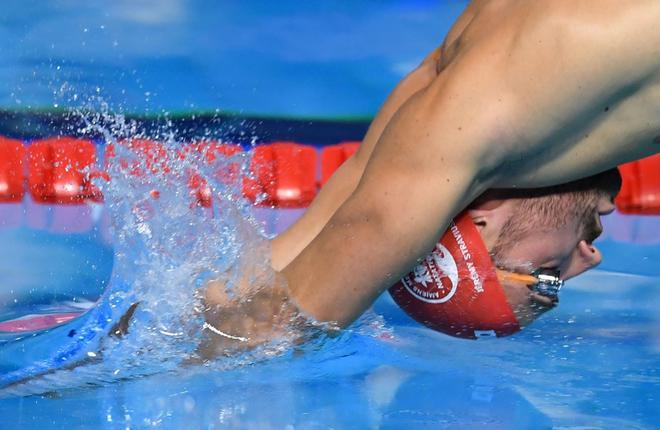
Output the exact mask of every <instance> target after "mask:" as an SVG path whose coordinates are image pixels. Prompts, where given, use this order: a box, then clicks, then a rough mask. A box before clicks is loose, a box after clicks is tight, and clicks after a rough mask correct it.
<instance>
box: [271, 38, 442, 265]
mask: <svg viewBox="0 0 660 430" xmlns="http://www.w3.org/2000/svg"><path fill="white" fill-rule="evenodd" d="M440 50H441V48H438V49H436V50H434V51H433V52H432V53H431V54H429V55H428V56H427V57H426V58H425V59H424V61H423V62H422V63H421V64H420V65H419V67H418V68H416V69H415V70H414V71H412V72H411V73H410V74H409V75H408V76H406V77H405V78H404V79H403V80H402V81H401V82H400V83H399V84H398V85H397V86H396V88H395V89H394V90H393V91H392V92H391V93H390V95H389V96H388V98H387V100H386V101H385V103H384V104H383V106H382V107H381V108H380V110H379V112H378V114H377V115H376V117H375V118H374V120H373V121H372V123H371V125H370V126H369V130H368V131H367V134H366V135H365V137H364V140H363V141H362V144H361V145H360V147H359V149H358V151H357V152H356V153H355V154H354V155H353V156H352V157H351V158H349V159H348V160H346V162H345V163H344V164H342V166H341V167H340V168H339V169H337V171H336V172H335V173H334V174H333V175H332V177H331V178H330V180H329V181H328V182H327V183H326V184H325V186H324V187H323V189H322V190H321V192H320V193H319V194H318V196H317V197H316V198H315V199H314V201H313V202H312V204H311V205H310V206H309V208H307V210H306V211H305V213H304V214H303V216H302V217H301V218H300V219H298V220H297V221H296V222H295V223H294V224H293V225H292V226H291V227H289V228H288V229H287V230H286V231H285V232H283V233H282V234H280V235H279V236H277V237H276V238H275V239H273V240H272V242H271V247H272V266H273V268H274V269H275V270H282V269H283V268H284V267H286V265H288V264H289V263H290V262H291V260H293V259H294V258H295V257H296V256H297V255H298V254H299V253H300V251H302V250H303V249H304V248H305V246H307V245H308V244H309V242H311V241H312V239H313V238H314V237H315V236H316V235H317V234H318V233H319V232H320V231H321V229H322V228H323V226H324V225H325V224H326V223H327V222H328V220H329V219H330V217H331V216H332V214H334V213H335V211H336V210H337V208H338V207H339V206H340V205H341V204H342V203H343V202H344V201H345V200H346V199H347V198H348V196H350V195H351V193H352V192H353V191H354V190H355V188H356V187H357V184H358V182H359V180H360V177H361V176H362V173H363V172H364V169H365V166H366V164H367V161H368V160H369V157H370V156H371V153H372V151H373V149H374V147H375V146H376V142H377V141H378V139H379V138H380V136H381V134H382V132H383V129H384V128H385V126H386V125H387V123H389V121H390V119H391V118H392V115H394V113H395V112H396V111H397V110H398V109H399V108H400V107H401V105H402V104H403V103H404V102H405V101H406V100H408V99H409V98H410V96H411V95H413V94H414V93H416V92H417V91H419V90H420V89H422V88H425V87H426V86H427V85H428V84H429V83H430V82H431V80H432V79H433V78H434V77H435V76H436V64H437V61H438V59H439V56H440Z"/></svg>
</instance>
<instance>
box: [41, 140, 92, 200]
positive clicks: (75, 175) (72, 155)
mask: <svg viewBox="0 0 660 430" xmlns="http://www.w3.org/2000/svg"><path fill="white" fill-rule="evenodd" d="M95 163H96V151H95V148H94V144H93V143H92V142H91V141H89V140H80V139H74V138H70V137H55V138H52V139H44V140H38V141H35V142H32V144H31V145H30V146H29V147H28V167H29V173H28V187H29V190H30V194H31V195H32V198H33V199H34V200H35V201H36V202H39V203H56V204H76V203H82V202H83V201H84V200H85V199H89V198H93V197H94V196H95V194H96V193H97V192H96V191H95V190H94V187H93V186H92V183H91V181H90V178H89V175H88V174H86V173H85V172H86V171H87V170H88V169H89V168H91V167H92V166H93V165H94V164H95Z"/></svg>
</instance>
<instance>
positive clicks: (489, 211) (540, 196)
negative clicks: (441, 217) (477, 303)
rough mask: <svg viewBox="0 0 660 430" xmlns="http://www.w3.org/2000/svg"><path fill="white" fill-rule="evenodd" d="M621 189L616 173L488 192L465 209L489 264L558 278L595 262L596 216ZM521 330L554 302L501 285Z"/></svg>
mask: <svg viewBox="0 0 660 430" xmlns="http://www.w3.org/2000/svg"><path fill="white" fill-rule="evenodd" d="M620 188H621V176H620V174H619V172H618V170H617V169H612V170H608V171H606V172H603V173H600V174H598V175H595V176H591V177H588V178H585V179H580V180H578V181H574V182H571V183H567V184H564V185H559V186H554V187H547V188H537V189H530V190H520V189H518V190H492V191H488V192H486V193H485V194H484V195H482V196H481V197H480V198H479V199H477V201H476V202H475V203H474V204H473V205H472V206H471V207H470V208H469V213H470V215H471V217H472V220H473V221H474V223H475V224H476V225H477V227H478V228H479V230H480V234H481V236H482V239H483V240H484V243H485V244H486V247H487V248H488V249H489V251H490V253H491V255H492V257H493V261H494V263H495V265H496V266H497V267H499V268H503V269H506V270H508V271H513V272H518V273H533V272H536V271H538V270H546V271H550V272H557V273H559V275H560V278H561V279H563V280H566V279H569V278H572V277H574V276H577V275H579V274H580V273H583V272H585V271H587V270H589V269H591V268H593V267H595V266H597V265H598V264H599V263H600V262H601V260H602V255H601V253H600V251H599V250H598V249H597V248H596V246H594V244H593V242H594V240H595V239H596V238H597V237H598V236H599V235H600V234H601V232H602V225H601V222H600V217H601V215H605V214H608V213H610V212H612V211H613V210H614V203H613V201H614V197H615V196H616V194H617V193H618V192H619V190H620ZM502 286H503V288H504V291H505V294H506V296H507V299H508V301H509V304H510V305H511V307H512V309H513V311H514V313H515V314H516V317H517V319H518V321H519V323H520V324H521V326H525V325H527V324H529V323H530V322H532V321H533V320H534V319H536V318H537V317H539V316H540V315H541V314H543V313H544V312H546V311H548V310H550V309H552V308H553V307H554V306H555V305H556V304H557V299H556V298H550V297H547V296H544V295H542V294H539V293H537V292H534V291H532V290H530V289H529V288H527V287H526V286H525V285H523V284H510V283H503V284H502Z"/></svg>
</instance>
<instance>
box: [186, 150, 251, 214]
mask: <svg viewBox="0 0 660 430" xmlns="http://www.w3.org/2000/svg"><path fill="white" fill-rule="evenodd" d="M242 151H243V149H242V148H241V147H240V145H234V144H230V143H222V142H215V141H213V142H197V143H192V144H190V145H186V146H184V147H183V149H182V150H181V152H180V156H181V157H182V159H184V158H185V157H187V156H189V155H190V154H197V155H202V156H203V160H204V161H206V163H207V164H212V163H213V162H215V161H216V160H217V159H218V158H221V157H231V156H233V155H236V154H238V153H240V152H242ZM214 173H215V179H216V180H217V181H219V182H220V183H231V182H233V181H234V180H236V179H237V178H238V175H240V165H239V164H238V163H236V164H230V165H229V166H223V169H219V170H218V171H216V172H214ZM188 187H189V188H190V190H191V194H193V196H194V198H195V199H196V202H197V204H198V205H200V206H203V207H210V206H211V194H212V193H211V187H210V186H209V185H208V182H207V180H206V179H204V178H203V177H202V176H201V175H200V174H199V173H198V172H195V171H192V172H190V178H189V179H188Z"/></svg>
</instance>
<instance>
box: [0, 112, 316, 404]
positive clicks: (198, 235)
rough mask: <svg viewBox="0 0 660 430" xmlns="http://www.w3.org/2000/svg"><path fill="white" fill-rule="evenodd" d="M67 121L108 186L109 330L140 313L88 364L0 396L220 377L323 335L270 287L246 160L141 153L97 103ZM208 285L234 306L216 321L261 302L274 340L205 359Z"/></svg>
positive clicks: (133, 132)
mask: <svg viewBox="0 0 660 430" xmlns="http://www.w3.org/2000/svg"><path fill="white" fill-rule="evenodd" d="M71 115H72V116H77V117H79V119H82V122H83V124H84V126H83V128H82V129H81V130H77V131H78V132H82V133H83V134H86V135H93V136H102V137H103V145H104V148H105V160H104V163H105V171H107V173H108V176H109V178H110V180H109V181H108V180H105V179H97V180H95V185H96V186H98V187H99V188H100V189H101V191H102V193H103V196H104V202H105V209H106V210H107V211H108V213H109V214H110V217H111V220H112V236H113V244H114V252H115V263H114V271H113V281H112V282H111V285H110V286H109V288H110V290H109V292H108V293H107V294H106V296H105V298H106V299H107V300H108V301H109V302H110V303H111V304H112V308H113V312H112V313H113V315H112V318H111V319H112V324H115V327H118V326H121V320H122V317H125V316H126V315H127V309H128V308H129V306H130V305H133V304H137V307H136V308H135V312H134V313H133V314H132V316H131V317H130V323H129V324H127V326H126V327H123V328H120V329H115V328H113V329H112V331H113V332H115V331H116V332H121V335H120V336H106V337H104V339H103V341H102V344H101V347H100V350H98V351H90V352H88V357H87V360H86V361H85V362H83V363H75V364H74V365H72V366H70V367H68V368H65V369H59V370H56V371H53V372H48V373H47V374H45V375H41V376H40V377H38V378H35V379H32V380H30V381H27V382H23V383H21V384H19V385H14V386H12V387H10V388H8V389H5V390H4V393H3V395H26V394H35V393H43V392H50V391H53V390H66V389H71V388H80V387H85V386H96V385H99V384H106V383H112V382H117V381H121V380H125V379H132V378H136V377H140V376H144V375H149V374H153V373H162V372H179V371H181V369H185V368H189V367H190V366H195V365H199V364H203V365H204V366H206V367H211V368H213V369H226V368H231V367H236V366H241V365H245V364H250V363H254V362H255V361H259V360H264V359H268V358H270V357H273V356H277V355H281V354H283V353H286V352H287V351H290V350H291V347H292V346H294V345H299V344H300V339H302V338H314V337H316V338H318V337H319V336H323V334H321V335H319V333H321V332H322V329H323V326H322V325H319V324H316V323H314V322H313V321H311V320H309V319H308V318H306V317H305V316H304V315H301V314H300V313H299V312H298V311H297V309H296V308H295V307H294V306H293V305H292V304H291V303H289V302H287V303H284V302H285V301H283V300H282V298H281V296H282V295H283V294H284V295H285V290H283V289H282V288H283V287H280V289H279V290H277V289H273V288H272V285H273V284H274V283H275V282H276V276H275V273H274V272H273V270H272V269H271V267H270V258H269V257H270V255H269V254H270V248H269V244H268V241H267V239H266V238H265V232H264V231H263V228H262V226H261V225H260V224H259V223H258V222H257V221H256V219H255V217H254V215H253V211H252V209H253V207H252V205H251V204H250V203H249V202H247V201H246V200H245V199H244V198H243V196H242V195H243V193H242V191H243V186H244V180H245V179H246V178H248V179H249V178H250V177H251V173H250V169H249V165H250V153H249V152H242V151H240V152H236V153H233V154H231V155H224V154H222V153H221V152H218V146H217V145H215V144H213V143H212V142H201V144H196V145H187V144H186V143H184V142H181V141H180V140H179V139H177V137H176V136H177V131H176V130H172V129H168V128H167V127H165V129H164V130H160V132H159V133H158V136H159V139H158V143H154V142H153V141H152V142H146V141H145V139H147V138H148V137H150V136H147V135H145V134H143V133H142V132H140V131H139V127H138V126H137V125H136V124H135V123H134V122H132V121H129V120H127V119H126V118H125V117H123V116H122V115H114V114H111V113H110V112H109V108H108V106H107V105H106V104H103V103H101V104H100V106H99V105H98V104H97V105H96V109H82V110H79V111H73V112H71ZM163 137H165V138H164V139H163ZM200 187H201V188H200ZM202 189H203V190H202ZM201 194H204V195H206V196H207V197H208V196H210V202H211V205H210V207H204V206H202V205H200V204H199V199H200V195H201ZM213 279H222V281H223V283H224V284H223V286H224V289H225V293H226V295H227V297H229V298H230V299H231V300H232V303H233V304H235V305H238V306H237V307H235V308H232V309H231V311H230V310H229V309H228V308H227V309H220V310H219V312H220V319H221V320H222V318H223V317H224V314H223V312H231V314H232V318H235V317H237V316H238V318H239V319H241V318H250V317H251V316H250V314H249V313H250V312H251V306H252V305H253V304H254V303H256V302H257V301H258V300H262V301H263V300H266V302H273V303H274V305H273V307H272V309H273V318H274V319H273V321H275V322H276V323H277V329H276V330H274V331H272V332H268V330H266V332H264V333H262V334H260V336H261V337H260V338H259V340H258V341H257V342H254V343H252V344H250V345H249V346H250V348H245V347H242V346H241V345H238V347H236V348H234V349H235V350H234V351H230V350H231V349H232V348H233V347H231V348H229V349H227V348H226V347H223V349H222V350H221V351H222V356H221V357H219V358H218V357H215V355H216V354H210V355H209V354H208V349H206V351H204V352H203V353H202V352H200V351H201V348H200V346H201V345H203V344H204V342H208V340H209V338H211V339H214V338H217V337H218V335H217V333H215V332H213V331H212V330H208V328H209V327H210V326H209V324H208V323H207V320H206V319H205V311H207V303H206V302H205V300H204V294H205V288H206V285H207V284H208V282H209V281H210V280H213ZM118 280H121V282H117V281H118ZM123 285H129V286H130V288H128V289H126V288H122V286H123ZM246 285H247V286H248V288H245V286H246ZM257 299H258V300H257ZM243 305H245V306H243ZM269 306H270V305H269ZM280 312H281V313H282V315H279V313H280ZM207 316H208V315H207ZM216 316H217V315H216ZM127 320H128V319H127ZM211 327H212V326H211ZM254 334H255V333H251V335H254Z"/></svg>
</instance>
